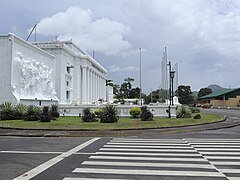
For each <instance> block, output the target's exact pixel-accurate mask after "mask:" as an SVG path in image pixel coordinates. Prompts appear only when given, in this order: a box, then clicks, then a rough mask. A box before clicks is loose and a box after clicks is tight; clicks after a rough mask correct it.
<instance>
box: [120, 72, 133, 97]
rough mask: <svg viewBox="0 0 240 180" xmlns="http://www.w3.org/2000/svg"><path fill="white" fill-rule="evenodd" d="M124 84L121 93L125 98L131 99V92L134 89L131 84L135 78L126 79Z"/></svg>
mask: <svg viewBox="0 0 240 180" xmlns="http://www.w3.org/2000/svg"><path fill="white" fill-rule="evenodd" d="M124 81H125V82H124V83H123V84H121V87H120V93H121V94H122V95H123V98H129V94H130V90H131V89H132V84H131V82H132V81H134V79H133V78H130V77H128V78H126V79H124Z"/></svg>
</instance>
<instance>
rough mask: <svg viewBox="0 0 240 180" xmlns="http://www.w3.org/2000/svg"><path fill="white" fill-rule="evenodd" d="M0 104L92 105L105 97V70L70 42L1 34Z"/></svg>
mask: <svg viewBox="0 0 240 180" xmlns="http://www.w3.org/2000/svg"><path fill="white" fill-rule="evenodd" d="M0 63H1V66H0V104H1V103H3V102H6V101H11V102H13V103H17V102H20V103H25V104H35V105H47V104H52V103H54V102H59V104H66V105H80V104H95V103H96V102H98V100H99V99H102V100H104V101H105V100H106V76H107V70H106V69H105V68H103V67H102V66H101V65H100V64H99V63H97V62H96V61H95V60H94V59H93V58H92V57H91V56H90V55H89V54H87V53H86V52H84V51H82V50H81V49H80V48H79V47H77V46H76V45H75V44H74V43H72V42H71V41H64V42H63V41H55V42H46V43H34V44H31V43H28V42H26V41H25V40H23V39H21V38H19V37H17V36H15V35H13V34H9V35H5V36H0Z"/></svg>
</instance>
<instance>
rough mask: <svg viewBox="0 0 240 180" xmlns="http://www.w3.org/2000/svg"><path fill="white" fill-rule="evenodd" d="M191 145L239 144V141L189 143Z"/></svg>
mask: <svg viewBox="0 0 240 180" xmlns="http://www.w3.org/2000/svg"><path fill="white" fill-rule="evenodd" d="M190 144H191V145H192V146H195V145H215V144H217V145H229V144H230V145H237V144H238V145H240V142H199V143H190Z"/></svg>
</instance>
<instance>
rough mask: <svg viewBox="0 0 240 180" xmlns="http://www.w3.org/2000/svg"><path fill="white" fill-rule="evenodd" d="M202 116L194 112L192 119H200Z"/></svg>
mask: <svg viewBox="0 0 240 180" xmlns="http://www.w3.org/2000/svg"><path fill="white" fill-rule="evenodd" d="M201 118H202V117H201V115H200V114H196V115H195V116H194V117H193V119H201Z"/></svg>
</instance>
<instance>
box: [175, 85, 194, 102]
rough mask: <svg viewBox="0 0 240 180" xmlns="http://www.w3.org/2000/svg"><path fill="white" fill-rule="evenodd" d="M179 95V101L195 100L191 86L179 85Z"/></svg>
mask: <svg viewBox="0 0 240 180" xmlns="http://www.w3.org/2000/svg"><path fill="white" fill-rule="evenodd" d="M176 93H177V96H178V97H179V103H181V104H190V103H191V102H192V101H193V95H192V91H191V87H190V86H184V85H181V86H178V89H177V92H176Z"/></svg>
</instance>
